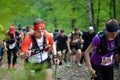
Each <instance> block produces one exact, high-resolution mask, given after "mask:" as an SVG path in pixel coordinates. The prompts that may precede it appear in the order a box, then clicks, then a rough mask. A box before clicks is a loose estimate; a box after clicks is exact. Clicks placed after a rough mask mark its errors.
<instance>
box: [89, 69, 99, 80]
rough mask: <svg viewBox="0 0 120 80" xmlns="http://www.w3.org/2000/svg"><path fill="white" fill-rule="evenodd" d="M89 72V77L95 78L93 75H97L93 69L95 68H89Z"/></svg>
mask: <svg viewBox="0 0 120 80" xmlns="http://www.w3.org/2000/svg"><path fill="white" fill-rule="evenodd" d="M89 73H90V76H91V78H95V77H97V75H96V71H95V70H93V69H89Z"/></svg>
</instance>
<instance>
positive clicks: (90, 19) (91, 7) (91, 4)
mask: <svg viewBox="0 0 120 80" xmlns="http://www.w3.org/2000/svg"><path fill="white" fill-rule="evenodd" d="M87 3H88V16H89V23H90V25H91V26H94V17H93V16H94V14H93V13H94V10H93V3H92V0H87ZM94 27H95V26H94Z"/></svg>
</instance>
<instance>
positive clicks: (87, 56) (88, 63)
mask: <svg viewBox="0 0 120 80" xmlns="http://www.w3.org/2000/svg"><path fill="white" fill-rule="evenodd" d="M94 48H95V47H93V46H91V45H89V47H88V48H87V50H86V51H85V53H84V56H85V59H86V62H87V66H88V69H90V70H92V66H91V62H90V56H89V54H90V53H91V52H92V51H93V49H94Z"/></svg>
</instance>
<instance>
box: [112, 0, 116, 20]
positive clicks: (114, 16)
mask: <svg viewBox="0 0 120 80" xmlns="http://www.w3.org/2000/svg"><path fill="white" fill-rule="evenodd" d="M112 2H113V18H114V19H116V0H112Z"/></svg>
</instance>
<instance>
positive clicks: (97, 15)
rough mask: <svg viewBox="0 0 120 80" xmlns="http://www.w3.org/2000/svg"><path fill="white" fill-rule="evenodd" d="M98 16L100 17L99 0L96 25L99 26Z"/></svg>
mask: <svg viewBox="0 0 120 80" xmlns="http://www.w3.org/2000/svg"><path fill="white" fill-rule="evenodd" d="M99 17H100V0H98V15H97V27H98V26H99Z"/></svg>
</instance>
